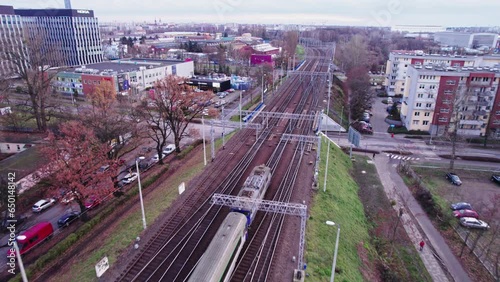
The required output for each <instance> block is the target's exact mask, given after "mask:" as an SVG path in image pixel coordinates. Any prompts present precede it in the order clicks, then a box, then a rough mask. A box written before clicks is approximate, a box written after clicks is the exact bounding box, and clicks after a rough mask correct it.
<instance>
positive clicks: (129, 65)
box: [64, 59, 184, 74]
mask: <svg viewBox="0 0 500 282" xmlns="http://www.w3.org/2000/svg"><path fill="white" fill-rule="evenodd" d="M179 63H184V61H180V60H160V59H158V60H155V59H147V60H145V59H127V60H113V61H108V62H101V63H95V64H88V65H85V68H82V66H73V67H69V68H66V69H64V71H66V72H82V71H77V70H83V69H86V70H87V71H86V72H82V73H88V74H92V72H91V71H90V70H97V72H96V73H95V74H97V73H99V72H103V71H109V72H117V73H124V72H133V71H139V70H140V68H141V67H146V69H147V68H158V67H162V66H163V67H164V66H171V65H176V64H179Z"/></svg>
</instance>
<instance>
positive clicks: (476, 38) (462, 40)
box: [434, 31, 498, 48]
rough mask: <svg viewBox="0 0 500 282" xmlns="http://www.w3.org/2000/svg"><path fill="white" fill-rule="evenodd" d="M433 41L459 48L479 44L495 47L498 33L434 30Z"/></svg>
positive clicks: (475, 46)
mask: <svg viewBox="0 0 500 282" xmlns="http://www.w3.org/2000/svg"><path fill="white" fill-rule="evenodd" d="M434 41H436V42H439V43H441V44H443V45H447V46H454V47H459V48H477V47H481V46H486V47H489V48H495V46H496V44H497V41H498V34H495V33H471V32H451V31H446V32H436V33H435V34H434Z"/></svg>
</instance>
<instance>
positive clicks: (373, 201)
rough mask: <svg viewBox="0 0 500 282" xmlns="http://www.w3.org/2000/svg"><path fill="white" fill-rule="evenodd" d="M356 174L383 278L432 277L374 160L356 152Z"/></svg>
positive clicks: (412, 278) (408, 279) (388, 279)
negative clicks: (371, 160) (411, 239)
mask: <svg viewBox="0 0 500 282" xmlns="http://www.w3.org/2000/svg"><path fill="white" fill-rule="evenodd" d="M354 156H355V160H356V161H355V163H354V170H353V176H354V178H355V179H356V182H357V183H358V185H359V187H360V189H359V197H360V198H361V201H362V202H363V206H364V209H365V213H366V215H367V218H368V221H369V222H370V223H371V228H370V231H369V232H370V236H371V242H372V244H373V245H374V246H375V249H376V251H377V259H376V264H377V269H378V271H379V275H380V277H381V279H382V280H383V281H432V278H431V277H430V275H429V273H428V272H427V269H426V268H425V265H424V264H423V262H422V260H421V259H420V256H419V254H418V252H417V250H416V249H415V246H414V245H413V244H412V242H411V241H410V239H409V237H408V235H407V233H406V231H405V229H404V227H403V226H402V224H401V223H398V221H399V218H398V216H397V214H396V212H395V210H394V209H393V207H392V206H393V204H395V200H394V199H388V198H387V195H386V193H385V191H384V187H383V185H382V183H381V182H380V179H379V178H378V173H377V169H376V167H375V165H374V164H373V162H369V158H368V157H366V156H362V155H354Z"/></svg>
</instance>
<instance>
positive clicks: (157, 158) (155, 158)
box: [151, 153, 166, 163]
mask: <svg viewBox="0 0 500 282" xmlns="http://www.w3.org/2000/svg"><path fill="white" fill-rule="evenodd" d="M165 157H166V155H165V154H163V153H162V154H161V158H162V159H164V158H165ZM151 160H152V161H154V162H155V163H157V162H159V161H160V156H159V155H158V154H156V155H154V156H153V157H152V158H151Z"/></svg>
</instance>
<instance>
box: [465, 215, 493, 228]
mask: <svg viewBox="0 0 500 282" xmlns="http://www.w3.org/2000/svg"><path fill="white" fill-rule="evenodd" d="M460 225H462V226H464V227H467V228H478V229H489V228H490V226H489V225H488V223H486V222H484V221H482V220H479V219H476V218H473V217H462V218H461V219H460Z"/></svg>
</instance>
